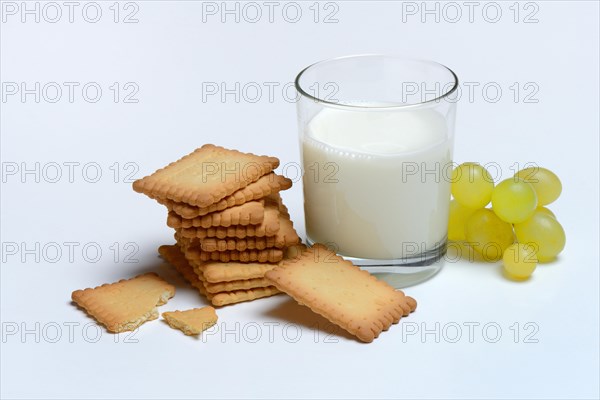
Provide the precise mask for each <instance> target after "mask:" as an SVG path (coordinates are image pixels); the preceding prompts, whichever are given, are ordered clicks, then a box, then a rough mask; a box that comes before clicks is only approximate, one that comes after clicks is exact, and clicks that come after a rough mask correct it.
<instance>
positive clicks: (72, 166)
mask: <svg viewBox="0 0 600 400" xmlns="http://www.w3.org/2000/svg"><path fill="white" fill-rule="evenodd" d="M1 170H2V171H1V175H2V183H3V184H6V183H20V184H30V183H50V184H64V183H77V184H79V183H99V182H101V183H105V182H111V183H125V184H131V183H133V182H134V181H135V180H136V179H138V173H139V170H140V167H139V165H138V164H137V163H136V162H134V161H124V162H120V161H115V162H112V163H108V164H107V163H105V162H97V161H44V162H40V161H3V162H2V164H1Z"/></svg>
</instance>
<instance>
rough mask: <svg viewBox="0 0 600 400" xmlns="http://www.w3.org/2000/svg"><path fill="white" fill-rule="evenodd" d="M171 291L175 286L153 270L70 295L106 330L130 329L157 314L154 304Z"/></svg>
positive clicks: (171, 292)
mask: <svg viewBox="0 0 600 400" xmlns="http://www.w3.org/2000/svg"><path fill="white" fill-rule="evenodd" d="M174 295H175V287H174V286H173V285H170V284H169V283H167V282H165V281H164V280H163V279H162V278H160V277H159V276H158V275H157V274H155V273H146V274H142V275H138V276H136V277H134V278H131V279H123V280H120V281H118V282H115V283H110V284H108V283H107V284H104V285H102V286H98V287H95V288H93V289H91V288H88V289H84V290H76V291H74V292H73V293H72V294H71V298H72V299H73V301H74V302H75V303H77V305H78V306H80V307H81V308H83V309H85V310H86V311H87V313H88V314H89V315H91V316H92V317H94V318H95V319H96V320H97V321H98V322H100V323H101V324H102V325H104V326H106V328H107V329H108V330H109V331H110V332H115V333H118V332H124V331H132V330H134V329H136V328H137V327H139V326H140V325H142V324H143V323H144V322H146V321H150V320H153V319H156V318H158V309H157V306H161V305H163V304H165V303H166V302H167V301H168V300H169V299H170V298H171V297H173V296H174Z"/></svg>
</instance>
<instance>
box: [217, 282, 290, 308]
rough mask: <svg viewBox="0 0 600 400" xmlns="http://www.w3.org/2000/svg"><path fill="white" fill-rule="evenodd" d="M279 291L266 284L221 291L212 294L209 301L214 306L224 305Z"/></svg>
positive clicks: (271, 294)
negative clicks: (244, 288)
mask: <svg viewBox="0 0 600 400" xmlns="http://www.w3.org/2000/svg"><path fill="white" fill-rule="evenodd" d="M279 293H281V291H280V290H278V289H277V288H276V287H275V286H267V287H261V288H254V289H248V290H235V291H233V292H221V293H216V294H214V295H213V297H212V299H211V302H212V304H213V305H214V306H225V305H228V304H235V303H241V302H244V301H251V300H256V299H260V298H263V297H269V296H273V295H275V294H279Z"/></svg>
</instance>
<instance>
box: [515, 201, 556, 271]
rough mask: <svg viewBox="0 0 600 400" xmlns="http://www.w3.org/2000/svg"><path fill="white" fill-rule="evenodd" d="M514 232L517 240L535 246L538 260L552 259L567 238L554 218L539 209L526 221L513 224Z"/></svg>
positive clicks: (546, 260)
mask: <svg viewBox="0 0 600 400" xmlns="http://www.w3.org/2000/svg"><path fill="white" fill-rule="evenodd" d="M515 234H516V235H517V240H518V241H519V242H521V243H527V244H531V245H533V246H535V248H536V255H537V258H538V260H539V261H540V262H548V261H552V260H553V259H554V258H555V257H556V256H557V255H558V253H560V252H561V251H562V250H563V249H564V248H565V242H566V240H567V239H566V236H565V231H564V229H563V227H562V226H561V225H560V223H559V222H558V221H557V220H556V218H553V217H551V216H549V215H547V214H544V213H543V212H539V211H538V212H536V213H534V214H533V216H532V217H531V218H529V219H528V220H527V221H525V222H523V223H520V224H515Z"/></svg>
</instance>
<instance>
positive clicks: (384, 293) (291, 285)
mask: <svg viewBox="0 0 600 400" xmlns="http://www.w3.org/2000/svg"><path fill="white" fill-rule="evenodd" d="M265 277H266V278H267V279H269V280H270V281H271V282H273V284H274V286H275V287H277V288H278V289H279V290H281V291H283V292H285V293H287V294H289V295H290V296H291V297H293V298H294V299H295V300H296V301H297V302H298V303H300V304H303V305H306V306H308V307H309V308H310V309H311V310H313V311H314V312H316V313H317V314H320V315H322V316H324V317H325V318H327V319H328V320H329V321H331V322H333V323H334V324H336V325H339V326H340V327H341V328H343V329H345V330H346V331H348V332H350V333H351V334H353V335H354V336H356V337H357V338H359V339H360V340H362V341H364V342H367V343H368V342H372V341H373V340H374V339H375V338H376V337H378V336H379V334H380V333H381V332H382V331H385V330H388V329H389V327H390V326H391V325H392V324H395V323H397V322H398V321H399V320H400V318H401V317H402V316H406V315H408V314H409V313H411V312H412V311H414V310H415V309H416V307H417V303H416V301H415V300H414V299H412V298H411V297H408V296H405V295H404V292H402V291H401V290H399V291H396V290H395V289H394V288H393V287H391V286H390V285H388V284H387V283H385V282H383V281H380V280H378V279H377V278H375V277H374V276H373V275H371V274H369V273H368V272H367V271H363V270H361V269H360V268H358V267H357V266H355V265H354V264H352V263H351V262H350V261H347V260H344V259H343V258H342V257H340V256H338V255H336V254H335V252H333V251H331V250H329V249H327V247H325V246H323V245H321V244H315V245H314V246H313V247H311V248H310V249H308V250H306V251H305V252H304V253H303V254H302V255H301V256H300V257H299V258H296V259H294V260H291V261H284V262H282V263H280V265H279V266H278V267H276V268H274V269H272V270H271V271H268V272H266V273H265Z"/></svg>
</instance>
